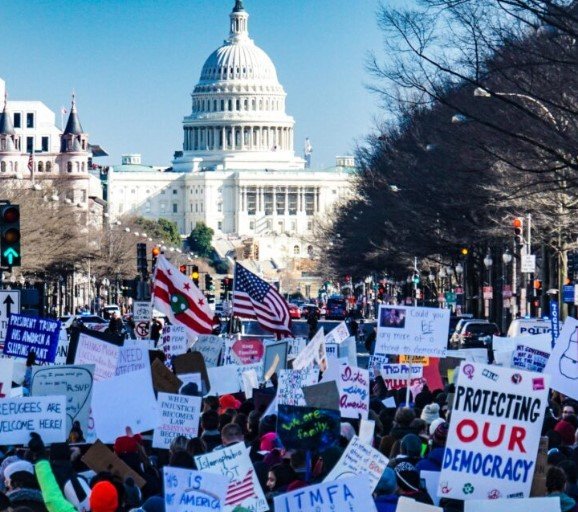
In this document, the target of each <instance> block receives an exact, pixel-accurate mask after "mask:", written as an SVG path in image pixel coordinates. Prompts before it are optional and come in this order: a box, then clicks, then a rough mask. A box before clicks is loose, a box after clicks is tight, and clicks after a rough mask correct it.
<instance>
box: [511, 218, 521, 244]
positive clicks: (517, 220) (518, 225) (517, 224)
mask: <svg viewBox="0 0 578 512" xmlns="http://www.w3.org/2000/svg"><path fill="white" fill-rule="evenodd" d="M512 226H514V240H515V241H516V244H517V245H520V246H522V245H524V219H523V218H522V217H516V218H515V219H514V221H513V222H512Z"/></svg>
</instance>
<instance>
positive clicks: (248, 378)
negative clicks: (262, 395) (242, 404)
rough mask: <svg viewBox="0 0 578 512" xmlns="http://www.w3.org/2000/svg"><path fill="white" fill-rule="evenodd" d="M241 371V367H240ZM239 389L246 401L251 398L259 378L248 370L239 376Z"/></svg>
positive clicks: (252, 370)
mask: <svg viewBox="0 0 578 512" xmlns="http://www.w3.org/2000/svg"><path fill="white" fill-rule="evenodd" d="M240 368H241V369H243V367H242V366H241V367H240ZM241 381H242V382H241V389H242V391H243V392H244V393H245V398H247V400H249V399H251V398H253V390H254V389H257V388H258V387H259V377H258V376H257V372H256V371H255V370H254V369H252V368H251V369H249V370H246V371H244V372H243V373H242V374H241Z"/></svg>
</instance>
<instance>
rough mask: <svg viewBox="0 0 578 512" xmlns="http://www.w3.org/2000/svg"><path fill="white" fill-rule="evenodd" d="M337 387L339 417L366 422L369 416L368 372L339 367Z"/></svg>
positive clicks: (354, 368) (343, 366)
mask: <svg viewBox="0 0 578 512" xmlns="http://www.w3.org/2000/svg"><path fill="white" fill-rule="evenodd" d="M337 385H338V387H339V410H340V411H341V417H342V418H355V419H358V418H362V419H364V420H366V419H367V417H368V415H369V372H368V371H367V370H363V369H361V368H357V367H355V366H349V365H348V364H343V365H341V366H340V367H339V380H338V382H337Z"/></svg>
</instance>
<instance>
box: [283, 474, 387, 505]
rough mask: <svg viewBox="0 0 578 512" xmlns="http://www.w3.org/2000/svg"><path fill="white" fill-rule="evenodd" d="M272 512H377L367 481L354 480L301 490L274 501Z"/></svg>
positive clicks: (344, 479)
mask: <svg viewBox="0 0 578 512" xmlns="http://www.w3.org/2000/svg"><path fill="white" fill-rule="evenodd" d="M274 503H275V512H312V511H315V512H336V511H340V512H341V511H347V512H376V510H377V509H376V508H375V503H374V501H373V497H372V496H371V488H370V486H369V481H368V480H367V479H363V478H359V477H358V476H357V477H353V478H343V479H340V480H335V481H333V482H323V483H321V484H317V485H310V486H307V487H303V488H301V489H298V490H296V491H292V492H288V493H285V494H281V495H279V496H276V497H275V502H274Z"/></svg>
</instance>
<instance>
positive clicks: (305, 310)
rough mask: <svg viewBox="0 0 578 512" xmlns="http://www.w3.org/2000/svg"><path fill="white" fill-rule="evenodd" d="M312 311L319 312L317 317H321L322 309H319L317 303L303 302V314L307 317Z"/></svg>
mask: <svg viewBox="0 0 578 512" xmlns="http://www.w3.org/2000/svg"><path fill="white" fill-rule="evenodd" d="M312 311H313V312H315V313H316V314H317V318H321V309H319V307H317V305H315V304H303V306H301V316H303V317H304V318H307V317H308V316H309V314H310V313H311V312H312Z"/></svg>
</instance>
